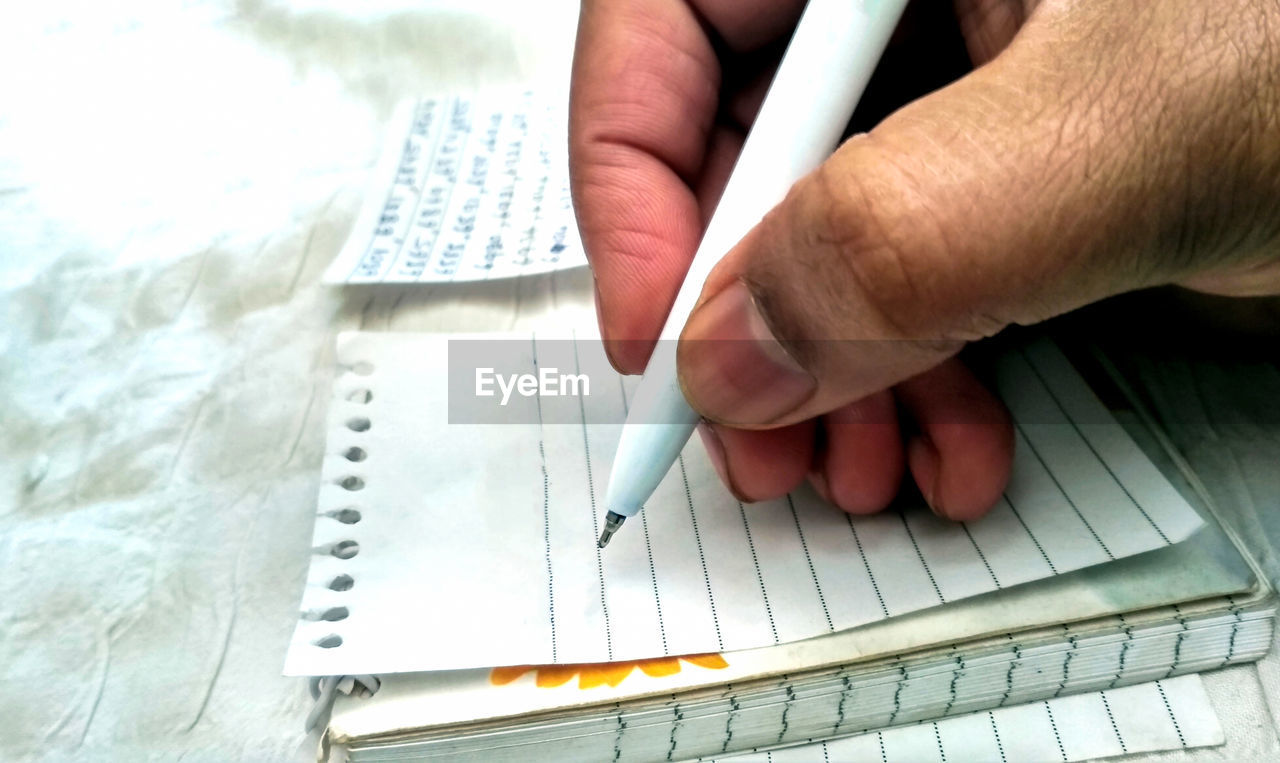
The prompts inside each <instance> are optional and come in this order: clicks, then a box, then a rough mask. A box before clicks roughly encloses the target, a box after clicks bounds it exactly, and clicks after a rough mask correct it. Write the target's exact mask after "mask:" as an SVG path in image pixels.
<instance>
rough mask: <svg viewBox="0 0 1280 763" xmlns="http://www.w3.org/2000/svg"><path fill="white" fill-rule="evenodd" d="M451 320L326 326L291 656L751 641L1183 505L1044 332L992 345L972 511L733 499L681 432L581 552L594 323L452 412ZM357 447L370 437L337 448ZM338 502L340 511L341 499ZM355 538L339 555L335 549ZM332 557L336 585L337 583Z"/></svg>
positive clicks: (1081, 559) (590, 449)
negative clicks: (419, 330) (985, 486)
mask: <svg viewBox="0 0 1280 763" xmlns="http://www.w3.org/2000/svg"><path fill="white" fill-rule="evenodd" d="M448 341H449V340H448V338H447V337H444V336H432V335H408V334H400V335H397V334H346V335H343V336H342V337H341V338H340V340H339V347H338V357H339V362H340V363H341V364H342V365H343V366H344V367H346V368H348V369H351V370H349V371H347V372H346V373H343V374H341V375H340V376H339V378H338V380H337V382H336V385H335V396H334V399H333V401H332V403H331V409H330V430H329V431H330V434H329V442H328V446H327V447H328V452H329V454H330V455H329V456H328V457H327V458H326V461H325V465H324V473H323V479H322V487H321V491H320V497H319V516H318V517H317V520H316V532H315V540H314V556H313V558H312V564H311V569H310V573H309V576H308V581H307V585H306V590H305V592H304V595H303V605H302V609H303V612H304V619H303V620H302V621H301V622H300V624H299V627H298V629H297V631H296V633H295V635H294V639H293V642H292V644H291V648H290V650H289V655H288V658H287V663H286V672H287V673H289V674H295V675H299V674H301V675H307V674H311V675H324V674H361V673H382V672H405V671H420V670H443V669H453V668H466V667H487V666H495V665H511V664H529V663H532V664H542V663H555V662H560V663H576V662H603V661H612V660H623V659H638V658H646V657H654V656H659V655H679V654H690V653H698V652H713V651H714V652H723V651H731V650H741V649H749V648H754V647H760V646H767V645H771V644H777V643H782V642H788V641H796V640H800V639H805V638H810V637H813V636H818V635H822V634H825V633H831V632H833V631H837V630H842V629H845V628H851V627H854V626H857V625H861V624H864V623H869V622H874V621H877V620H881V619H883V618H886V617H890V616H893V615H899V614H903V613H906V612H912V611H916V610H920V609H924V608H928V607H933V606H937V605H939V604H944V603H946V602H949V601H955V600H957V599H961V598H964V597H968V596H974V595H977V594H981V593H985V592H988V591H992V590H995V589H997V588H1003V587H1009V586H1013V585H1018V584H1020V583H1026V582H1029V581H1033V580H1037V579H1042V578H1045V577H1048V576H1051V575H1054V574H1056V573H1062V572H1067V571H1070V570H1075V569H1080V568H1082V567H1085V566H1088V565H1093V564H1101V563H1105V562H1107V561H1108V560H1110V559H1113V558H1119V557H1122V556H1127V555H1131V554H1136V553H1140V552H1142V551H1146V550H1150V549H1153V548H1157V547H1160V546H1162V545H1166V544H1169V543H1175V542H1177V541H1179V540H1182V539H1184V538H1186V537H1187V536H1188V535H1190V534H1191V533H1192V532H1194V531H1195V530H1196V529H1197V528H1198V527H1199V526H1200V524H1201V521H1200V518H1199V517H1198V516H1197V515H1196V513H1195V511H1194V510H1193V509H1192V508H1191V507H1190V506H1188V505H1187V504H1186V503H1185V501H1183V500H1182V499H1181V497H1180V496H1179V495H1178V494H1177V492H1176V491H1175V490H1173V488H1172V487H1171V486H1169V485H1167V483H1166V482H1165V481H1164V479H1163V477H1161V476H1160V474H1159V472H1158V471H1157V470H1156V468H1155V467H1154V466H1153V465H1152V464H1151V463H1150V462H1149V461H1148V460H1147V459H1146V457H1145V456H1144V455H1143V454H1142V452H1141V451H1140V450H1139V449H1138V448H1137V446H1136V445H1134V444H1133V442H1132V441H1131V440H1130V439H1129V438H1128V436H1127V435H1126V434H1125V433H1124V432H1123V430H1122V429H1121V428H1120V426H1119V425H1118V424H1116V423H1115V422H1114V420H1112V419H1111V417H1110V414H1109V413H1108V412H1107V411H1106V409H1105V408H1104V407H1103V406H1102V405H1101V403H1099V402H1098V401H1097V400H1096V399H1095V398H1093V396H1092V393H1091V392H1090V391H1089V390H1088V388H1087V386H1086V385H1085V384H1084V382H1083V380H1082V379H1080V378H1079V376H1078V375H1077V374H1076V373H1075V372H1074V370H1072V369H1071V368H1070V366H1069V365H1068V364H1067V362H1066V360H1065V359H1064V358H1062V357H1061V356H1060V355H1059V354H1058V352H1057V350H1056V349H1055V348H1054V347H1052V345H1049V344H1047V343H1044V344H1038V345H1035V346H1033V347H1031V348H1029V349H1028V350H1027V351H1025V352H1022V353H1016V354H1014V355H1011V356H1010V357H1008V358H1007V359H1006V361H1005V362H1004V363H1003V364H1002V365H1001V373H1000V383H1001V388H1002V393H1003V394H1004V395H1005V397H1006V398H1007V400H1008V402H1009V405H1010V407H1011V409H1012V412H1013V414H1014V417H1015V419H1017V421H1018V427H1019V433H1020V434H1019V440H1018V453H1017V462H1016V464H1015V473H1014V477H1013V480H1012V481H1011V483H1010V485H1009V488H1008V490H1007V492H1006V498H1005V500H1003V501H1002V502H1001V503H1000V505H999V506H997V507H996V508H995V510H994V511H993V512H992V513H991V515H990V516H988V517H987V518H985V519H983V520H981V521H978V522H973V523H968V524H964V525H960V524H953V523H950V522H947V521H944V520H941V519H939V518H937V517H935V516H934V515H933V514H932V513H930V512H929V511H928V510H927V509H925V508H923V507H916V508H908V509H906V510H904V511H902V512H897V511H890V512H886V513H882V514H879V515H876V516H870V517H859V518H851V517H849V516H848V515H845V514H843V513H842V512H840V511H838V510H836V509H833V508H832V507H830V506H829V505H827V504H825V503H824V502H823V501H822V500H821V499H820V498H818V497H817V496H816V494H814V493H812V492H811V491H809V490H798V491H797V492H795V493H793V494H792V495H791V496H788V497H785V498H783V499H780V500H775V501H768V502H764V503H760V504H754V505H749V506H743V505H741V504H739V503H738V502H737V501H736V500H735V499H734V498H733V497H732V496H731V495H730V494H729V493H728V492H727V491H726V490H725V489H724V488H723V487H722V486H721V484H720V482H719V479H718V478H717V476H716V474H715V471H714V469H713V467H712V466H711V464H710V463H709V462H708V460H707V458H706V456H705V454H704V452H703V449H702V446H701V444H700V443H698V442H693V443H691V444H690V445H689V446H688V447H687V448H686V449H685V451H684V455H683V456H682V458H681V459H680V461H679V462H678V463H677V464H676V466H675V467H674V468H673V469H672V471H671V473H670V475H668V477H667V479H666V480H665V481H664V482H663V483H662V485H661V486H660V487H659V489H658V491H657V493H656V494H655V495H654V497H653V499H652V501H650V503H649V505H648V508H646V510H645V511H644V512H643V513H642V514H641V515H640V516H639V517H637V518H635V519H633V520H632V521H630V522H628V523H627V525H626V526H624V527H623V528H622V531H620V532H619V533H618V535H617V536H616V537H615V538H614V540H613V542H612V543H611V544H610V546H609V547H608V548H607V549H606V550H604V551H600V550H598V549H597V548H596V544H595V540H596V536H597V535H598V533H599V530H600V525H599V522H600V514H601V513H602V510H603V509H602V507H601V506H600V505H599V500H600V498H601V496H602V491H603V488H604V485H605V481H606V479H607V475H608V473H609V469H610V466H611V459H612V456H613V453H614V449H615V446H616V442H617V437H618V433H619V429H620V427H619V426H618V424H616V423H611V424H591V425H589V426H588V425H584V424H583V423H582V421H583V419H584V417H585V419H586V420H589V421H593V422H595V421H608V422H619V423H620V422H621V421H622V420H623V418H624V411H625V405H626V399H627V398H626V395H627V389H626V386H627V385H626V384H624V383H622V381H621V380H620V378H619V377H618V376H617V375H616V374H615V373H614V372H613V371H612V370H611V369H610V368H609V366H608V362H607V360H606V359H605V357H604V353H603V349H602V348H601V346H600V344H599V341H598V340H587V339H583V340H580V341H578V342H577V344H576V345H575V344H574V343H571V342H566V341H563V340H546V339H542V338H536V339H535V338H533V337H528V336H525V338H524V339H523V340H521V344H520V346H521V347H526V343H527V350H523V351H522V355H521V357H518V358H513V359H512V361H511V362H512V363H513V365H514V366H516V367H523V368H526V369H527V370H528V371H529V372H530V373H534V372H535V371H536V370H537V369H539V368H542V369H548V368H552V367H555V368H558V369H561V370H569V369H572V370H574V371H575V372H582V373H586V374H587V375H588V377H589V378H591V379H593V380H594V383H593V386H592V388H591V390H590V394H589V395H586V396H583V397H573V396H557V397H546V396H544V397H541V398H522V397H518V396H517V397H514V398H512V399H511V401H510V405H511V411H512V415H513V416H514V415H516V414H521V413H522V414H524V415H525V416H526V418H525V421H530V420H532V422H533V423H524V424H509V425H459V424H450V423H449V414H450V406H449V404H448V402H447V398H448V384H447V379H446V371H447V368H446V366H447V364H448V349H447V345H448ZM601 380H603V383H601ZM630 383H631V382H627V384H630ZM366 390H367V391H368V393H369V395H370V397H369V400H368V402H363V400H364V399H365V395H364V394H363V391H366ZM521 406H526V407H525V408H523V409H521ZM527 406H536V417H533V418H532V419H530V418H529V414H530V411H532V410H534V409H533V408H530V407H527ZM1068 415H1069V417H1068ZM539 421H543V422H547V423H545V424H539V423H537V422H539ZM366 425H367V426H366ZM357 430H358V431H357ZM353 447H354V448H360V449H362V451H363V452H364V453H365V454H366V455H367V457H366V458H364V459H363V460H359V461H350V460H348V459H347V458H346V457H344V454H346V453H348V452H349V449H351V448H353ZM344 486H345V487H344ZM355 487H358V489H354V490H353V489H351V488H355ZM344 512H346V513H344ZM351 512H358V514H359V521H358V522H355V523H352V524H347V523H344V522H343V521H340V519H342V518H346V519H351V518H353V516H354V515H353V514H352V513H351ZM352 542H354V543H357V544H358V553H357V554H356V555H355V556H354V557H352V558H345V559H344V558H340V557H339V556H335V555H334V553H332V552H333V550H334V549H335V548H337V549H339V552H341V544H344V543H347V544H349V543H352ZM343 576H350V581H351V583H352V584H351V586H350V588H349V590H335V589H341V588H343V587H344V586H343V585H342V584H339V583H335V581H342V582H343V583H345V582H346V581H347V578H345V577H343ZM335 617H336V618H340V619H331V618H335ZM339 642H340V643H339Z"/></svg>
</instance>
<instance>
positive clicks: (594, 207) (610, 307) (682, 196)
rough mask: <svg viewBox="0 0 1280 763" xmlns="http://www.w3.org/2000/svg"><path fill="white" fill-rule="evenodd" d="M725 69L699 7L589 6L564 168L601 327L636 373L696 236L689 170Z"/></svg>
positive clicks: (600, 1) (623, 2)
mask: <svg viewBox="0 0 1280 763" xmlns="http://www.w3.org/2000/svg"><path fill="white" fill-rule="evenodd" d="M719 87H720V69H719V64H718V63H717V60H716V56H715V52H714V50H713V49H712V46H711V44H710V42H709V41H708V40H707V37H706V35H705V34H704V33H703V31H702V28H701V27H700V25H699V23H698V18H697V16H696V15H695V14H694V12H693V10H692V8H690V7H689V6H688V5H686V4H684V3H679V2H674V3H673V2H663V1H661V0H656V1H655V0H648V1H645V0H596V1H595V2H585V3H583V8H582V13H581V16H580V17H579V22H578V38H577V47H576V49H575V51H574V60H573V83H572V88H571V91H570V101H569V160H570V161H569V167H570V182H571V187H572V190H573V200H574V208H575V210H576V213H577V217H578V227H579V229H580V230H581V234H582V240H583V245H584V246H585V248H586V251H587V256H588V258H589V260H590V262H591V267H592V270H593V272H594V274H595V278H596V302H597V310H598V313H599V319H600V326H601V331H602V333H603V335H604V338H605V343H606V347H607V348H608V350H609V356H610V359H611V360H612V361H613V363H614V365H616V366H617V367H618V368H619V370H622V371H624V372H630V373H635V372H638V371H640V370H641V369H642V368H643V367H644V364H645V361H646V360H647V358H648V355H649V352H650V350H651V347H652V342H653V340H655V339H656V337H657V335H658V332H659V331H660V330H661V328H662V322H663V319H664V318H665V316H666V312H667V310H668V309H669V307H670V305H671V301H672V300H673V299H674V298H675V292H676V289H677V288H678V287H679V284H680V280H681V278H682V277H683V275H684V271H685V270H686V268H687V267H688V263H689V258H690V257H691V256H692V254H693V251H694V249H695V248H696V247H697V243H698V239H699V237H700V236H701V233H702V230H701V227H702V226H701V216H700V213H699V209H698V202H697V199H696V197H695V195H694V192H693V191H692V190H691V188H690V186H691V185H692V178H694V177H695V176H696V174H697V172H698V171H699V169H700V168H701V165H702V160H703V156H704V153H705V150H706V144H707V138H708V136H709V134H710V132H711V126H712V122H713V119H714V117H715V113H716V109H717V104H718V101H719Z"/></svg>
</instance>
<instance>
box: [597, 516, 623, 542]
mask: <svg viewBox="0 0 1280 763" xmlns="http://www.w3.org/2000/svg"><path fill="white" fill-rule="evenodd" d="M625 521H627V518H626V517H624V516H622V515H621V514H618V513H617V512H613V511H611V512H609V513H608V514H605V516H604V532H602V533H600V542H599V543H597V544H596V548H604V547H605V546H607V545H609V540H610V539H611V538H613V534H614V533H616V532H617V531H618V528H619V527H622V523H623V522H625Z"/></svg>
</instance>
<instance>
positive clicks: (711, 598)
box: [676, 456, 724, 652]
mask: <svg viewBox="0 0 1280 763" xmlns="http://www.w3.org/2000/svg"><path fill="white" fill-rule="evenodd" d="M676 462H677V463H679V464H680V479H681V480H683V481H684V498H685V501H687V502H688V504H689V521H690V522H692V523H693V540H694V542H695V543H696V544H697V545H698V562H699V564H701V565H702V581H703V583H705V584H706V586H707V604H708V605H710V607H711V623H712V625H714V626H715V629H716V648H717V649H718V650H719V651H722V652H723V651H724V639H723V638H721V636H720V617H719V615H717V614H716V597H715V595H714V594H713V593H711V575H710V574H709V573H708V572H707V555H706V554H705V553H703V551H702V533H700V532H698V516H697V514H695V513H694V511H693V491H691V490H690V489H689V474H688V472H687V471H685V468H684V456H679V457H678V458H677V459H676Z"/></svg>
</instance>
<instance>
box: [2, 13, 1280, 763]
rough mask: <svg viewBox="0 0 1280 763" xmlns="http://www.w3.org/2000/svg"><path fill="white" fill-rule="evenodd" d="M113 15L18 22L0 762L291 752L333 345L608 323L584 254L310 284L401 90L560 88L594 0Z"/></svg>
mask: <svg viewBox="0 0 1280 763" xmlns="http://www.w3.org/2000/svg"><path fill="white" fill-rule="evenodd" d="M120 5H121V4H94V3H81V2H73V1H72V0H66V1H65V2H51V3H28V4H25V5H23V6H21V7H14V8H10V9H7V10H6V11H5V13H4V21H3V23H0V71H3V72H4V75H3V76H0V277H2V280H0V401H3V404H2V405H0V580H3V581H4V589H5V595H4V597H3V598H0V718H3V719H4V722H3V723H2V724H0V757H4V758H6V759H15V760H25V759H36V758H56V759H67V758H71V759H77V758H78V759H93V760H98V759H105V758H111V759H129V760H138V759H175V758H177V757H179V756H180V755H181V756H185V758H184V759H188V760H228V759H246V760H263V759H271V760H279V759H282V758H284V757H286V756H288V755H290V754H292V752H293V750H294V748H295V747H296V746H297V744H298V742H299V741H300V738H301V723H302V719H303V718H304V717H305V716H306V714H307V711H308V709H309V705H310V697H309V695H308V693H307V689H306V686H305V682H304V681H300V680H295V679H287V678H284V677H282V676H281V675H280V668H281V665H282V660H283V656H284V653H285V649H286V646H287V644H288V642H289V635H290V632H291V630H292V628H293V625H294V623H295V620H296V617H297V610H296V608H297V605H298V599H299V593H300V590H301V588H300V586H301V582H302V580H303V576H304V574H305V570H306V567H307V562H308V551H309V549H308V543H309V539H310V536H311V532H310V528H311V522H312V514H313V511H314V501H315V495H316V490H317V480H318V477H319V466H320V460H321V454H322V450H323V444H324V434H323V428H322V424H323V420H324V419H323V416H324V405H325V404H324V400H325V397H326V395H327V391H328V389H329V384H330V380H331V378H332V368H331V362H332V353H333V336H334V334H335V333H336V332H337V331H340V330H347V329H372V330H379V329H397V330H426V329H440V330H444V329H452V330H459V329H468V330H490V329H510V328H525V327H533V326H534V325H536V324H537V322H538V320H539V318H538V316H539V315H542V314H545V313H546V312H548V311H549V310H550V308H552V307H555V308H557V309H558V310H559V311H560V314H561V315H562V316H564V315H566V314H567V315H569V316H577V318H578V319H579V320H587V321H589V320H592V319H591V318H589V317H587V316H588V315H589V314H590V311H591V302H592V299H591V289H590V276H589V275H588V274H587V273H585V272H584V271H582V270H578V271H571V272H568V273H563V274H559V275H554V276H544V277H537V278H533V279H528V280H521V281H505V282H500V283H490V284H477V285H467V286H459V287H454V288H449V289H445V288H441V287H436V288H418V287H394V288H387V289H361V288H351V289H345V290H343V289H335V288H330V287H324V286H322V285H321V284H320V283H319V278H320V274H321V273H322V271H323V270H324V268H325V266H326V265H327V264H328V263H329V261H330V260H331V259H332V258H333V256H334V255H335V254H336V253H337V251H338V249H339V248H340V246H341V244H342V242H343V239H344V237H345V234H346V231H347V230H348V229H349V227H350V225H351V224H352V221H353V219H354V216H355V213H356V210H357V207H358V205H359V200H360V193H361V190H362V187H363V182H364V176H365V174H366V172H367V170H368V169H369V168H370V167H371V165H372V163H373V161H374V159H375V157H376V155H377V151H378V148H379V143H380V140H381V125H382V123H383V121H384V120H385V119H386V118H387V117H388V116H389V114H390V112H391V108H392V106H393V104H394V103H395V102H396V101H397V100H398V99H400V98H402V97H405V96H412V95H417V94H419V93H422V92H426V91H440V90H448V89H465V88H469V87H473V86H478V85H483V84H488V83H504V84H505V83H508V82H512V81H530V82H534V83H535V84H536V82H538V81H539V78H540V77H542V78H545V77H555V78H558V79H557V80H556V81H557V82H561V83H562V82H563V77H564V73H563V72H564V63H565V61H567V58H568V56H569V54H570V51H571V43H570V39H571V35H572V27H573V15H574V7H575V5H576V4H575V3H573V2H571V1H570V0H562V2H559V3H549V2H548V3H527V4H521V3H518V2H516V1H515V0H512V2H506V3H489V4H485V5H484V6H483V8H482V9H481V10H475V9H473V8H472V7H471V6H473V5H476V4H475V3H466V2H463V0H457V2H453V3H440V2H428V1H426V0H404V1H403V2H398V3H396V2H389V1H387V0H384V1H383V2H379V3H362V4H361V8H362V10H361V11H360V15H350V14H352V13H354V12H353V11H350V10H349V8H350V4H349V3H338V2H332V1H330V2H323V1H321V0H314V1H313V2H301V1H299V2H293V3H284V2H278V3H277V2H269V1H268V0H241V2H239V3H237V4H234V5H233V4H232V3H230V2H214V1H212V0H210V1H208V2H188V3H185V4H182V5H181V6H179V5H177V4H173V3H166V2H160V0H153V1H145V0H138V1H136V2H133V3H131V4H129V5H128V6H127V7H124V8H122V7H120ZM512 305H516V307H515V309H514V311H513V310H512V308H511V306H512ZM1175 381H1176V380H1175ZM1220 381H1221V384H1222V387H1221V389H1222V391H1223V393H1222V395H1221V396H1219V397H1213V398H1206V400H1205V404H1206V406H1208V407H1209V409H1212V410H1217V408H1216V407H1217V406H1228V405H1230V404H1231V403H1232V402H1233V395H1232V379H1230V378H1224V379H1221V380H1220ZM1272 382H1274V383H1275V387H1273V389H1276V388H1280V382H1276V381H1275V380H1274V379H1273V380H1272ZM1170 383H1174V382H1170ZM1260 399H1265V398H1260ZM1270 399H1271V400H1275V399H1276V397H1275V393H1274V392H1272V393H1271V397H1270ZM1273 424H1274V421H1273ZM1215 431H1216V433H1217V436H1218V438H1219V439H1218V443H1219V444H1220V443H1223V442H1226V443H1230V442H1234V440H1233V439H1232V438H1233V437H1235V436H1236V435H1239V436H1242V437H1243V436H1245V433H1243V432H1235V431H1227V430H1224V429H1223V428H1222V427H1221V426H1219V427H1218V428H1217V429H1216V430H1215ZM1278 431H1280V427H1276V426H1273V427H1272V428H1271V429H1270V430H1268V431H1267V432H1266V433H1264V434H1265V436H1266V437H1269V438H1271V439H1270V440H1268V442H1269V443H1270V444H1271V447H1275V444H1276V440H1275V437H1276V436H1277V435H1276V433H1277V432H1278ZM1191 436H1193V435H1188V437H1191ZM1249 436H1252V435H1249ZM1184 441H1186V440H1184ZM1201 451H1202V452H1205V453H1208V454H1209V455H1207V456H1205V457H1203V458H1199V459H1195V458H1193V460H1195V461H1196V464H1197V466H1198V467H1199V466H1202V465H1204V463H1206V462H1208V461H1211V460H1212V459H1213V458H1222V459H1224V460H1223V462H1222V463H1223V468H1222V471H1220V472H1217V471H1212V470H1210V472H1209V473H1208V474H1207V475H1206V480H1207V481H1209V482H1214V481H1215V480H1221V482H1220V483H1218V484H1220V485H1222V487H1221V489H1222V490H1224V491H1226V493H1229V494H1231V495H1250V496H1253V497H1254V501H1255V504H1257V506H1258V511H1259V514H1261V512H1262V509H1263V507H1262V503H1263V501H1262V497H1263V496H1269V497H1272V501H1273V502H1274V496H1275V495H1276V494H1277V492H1278V490H1277V488H1278V487H1280V486H1277V483H1276V481H1275V480H1276V479H1277V478H1276V476H1275V474H1274V472H1268V470H1267V469H1266V468H1250V469H1240V470H1239V471H1238V472H1232V471H1231V470H1232V469H1235V468H1236V467H1233V466H1232V465H1231V464H1232V463H1236V462H1238V461H1239V460H1240V459H1243V458H1244V455H1239V454H1236V455H1233V456H1232V458H1231V459H1227V458H1226V456H1223V455H1221V454H1222V453H1223V451H1222V450H1219V449H1218V444H1207V445H1204V446H1203V447H1202V448H1201ZM1231 452H1232V453H1233V454H1235V451H1231ZM1274 452H1275V451H1274V450H1273V451H1272V453H1274ZM1215 454H1217V455H1215ZM1194 455H1195V454H1194V453H1193V456H1194ZM1250 463H1253V462H1250ZM1261 463H1263V462H1257V463H1256V464H1255V467H1256V466H1258V464H1261ZM1270 463H1272V464H1274V463H1276V461H1275V459H1274V457H1273V458H1272V460H1271V462H1270ZM1272 508H1274V507H1272ZM1273 516H1280V514H1275V513H1274V512H1273ZM1277 522H1280V520H1274V521H1273V522H1272V525H1273V527H1272V528H1271V529H1272V530H1273V534H1272V536H1271V537H1273V538H1274V537H1277V535H1280V530H1276V529H1275V528H1274V525H1275V524H1276V523H1277ZM1277 664H1280V663H1277V662H1276V659H1275V658H1274V657H1269V658H1268V659H1267V660H1266V661H1264V662H1263V663H1262V664H1261V665H1259V666H1258V667H1253V666H1249V667H1242V668H1234V669H1230V670H1226V671H1222V672H1219V673H1216V674H1211V675H1209V676H1207V678H1206V683H1207V685H1208V687H1209V692H1210V696H1211V697H1212V698H1213V700H1214V702H1215V705H1216V706H1217V709H1218V711H1219V714H1220V715H1221V718H1222V722H1223V726H1224V728H1225V729H1226V732H1227V739H1228V743H1227V746H1226V747H1224V748H1221V749H1218V750H1210V751H1207V752H1197V753H1194V754H1193V756H1195V757H1201V758H1204V759H1215V758H1218V759H1228V758H1229V759H1241V758H1264V757H1272V758H1274V757H1275V756H1276V755H1277V754H1280V750H1278V749H1277V744H1276V736H1275V729H1274V723H1275V720H1274V714H1273V712H1272V711H1271V710H1269V707H1274V706H1276V704H1275V702H1274V700H1273V701H1272V702H1271V703H1270V704H1268V700H1267V698H1268V697H1271V698H1280V669H1277ZM1175 757H1176V756H1175Z"/></svg>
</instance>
